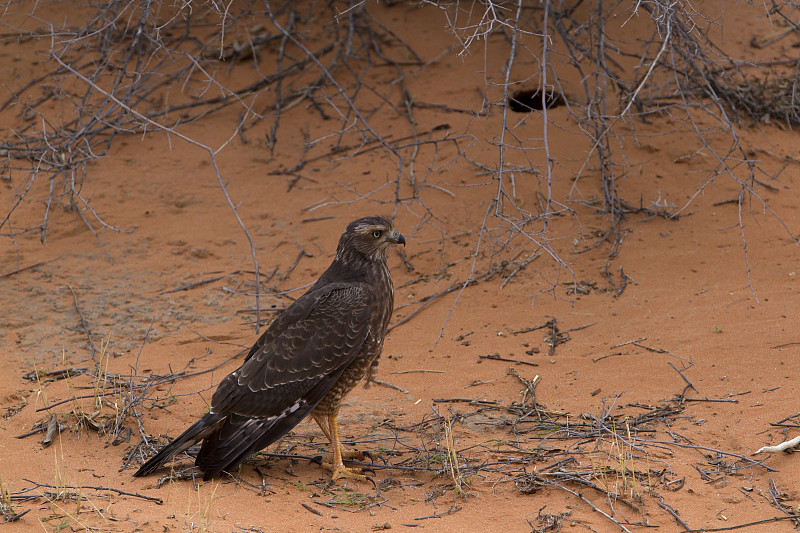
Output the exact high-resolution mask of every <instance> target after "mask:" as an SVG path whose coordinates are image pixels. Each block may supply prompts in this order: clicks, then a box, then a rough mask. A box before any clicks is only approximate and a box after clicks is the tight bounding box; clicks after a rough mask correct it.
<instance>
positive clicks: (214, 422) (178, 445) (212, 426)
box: [133, 413, 225, 477]
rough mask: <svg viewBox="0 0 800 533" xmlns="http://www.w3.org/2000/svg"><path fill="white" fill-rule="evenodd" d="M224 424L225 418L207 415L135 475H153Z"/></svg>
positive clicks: (152, 458)
mask: <svg viewBox="0 0 800 533" xmlns="http://www.w3.org/2000/svg"><path fill="white" fill-rule="evenodd" d="M224 422H225V417H224V416H221V415H218V414H212V413H209V414H207V415H205V416H204V417H203V418H201V419H200V420H198V421H197V422H195V423H194V424H193V425H192V426H191V427H189V429H187V430H186V431H184V432H183V433H182V434H181V435H180V436H179V437H178V438H176V439H175V440H173V441H172V442H170V443H169V444H167V445H166V446H164V447H163V448H162V449H161V451H160V452H158V453H157V454H155V455H154V456H153V457H151V458H150V460H149V461H147V462H146V463H145V464H143V465H142V466H141V467H140V468H139V470H137V471H136V473H135V474H133V475H134V476H136V477H140V476H146V475H148V474H152V473H153V472H154V471H156V470H157V469H158V468H159V467H160V466H161V465H163V464H164V463H166V462H167V461H169V460H170V459H172V458H173V457H175V456H176V455H178V454H179V453H181V452H183V451H186V450H188V449H189V448H191V447H192V446H194V445H195V444H196V443H198V442H200V441H201V440H203V439H204V438H206V437H208V436H209V435H211V434H212V433H214V432H215V431H217V430H218V429H219V427H220V426H221V425H222V424H223V423H224Z"/></svg>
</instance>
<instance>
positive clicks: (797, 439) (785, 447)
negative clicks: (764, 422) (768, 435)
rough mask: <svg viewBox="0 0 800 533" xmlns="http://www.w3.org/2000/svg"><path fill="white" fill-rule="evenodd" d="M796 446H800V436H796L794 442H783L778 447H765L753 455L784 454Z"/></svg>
mask: <svg viewBox="0 0 800 533" xmlns="http://www.w3.org/2000/svg"><path fill="white" fill-rule="evenodd" d="M795 446H800V435H798V436H796V437H795V438H793V439H792V440H787V441H786V442H782V443H780V444H778V445H776V446H764V447H763V448H759V449H758V450H756V451H755V452H753V455H758V454H759V453H778V452H783V451H786V450H788V449H790V448H794V447H795Z"/></svg>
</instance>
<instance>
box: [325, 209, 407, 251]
mask: <svg viewBox="0 0 800 533" xmlns="http://www.w3.org/2000/svg"><path fill="white" fill-rule="evenodd" d="M392 244H402V245H403V246H405V244H406V239H405V237H403V236H402V235H401V234H400V233H398V231H397V230H396V229H395V228H394V224H393V223H392V221H391V220H389V219H388V218H386V217H381V216H374V217H364V218H359V219H358V220H354V221H352V222H351V223H350V224H348V225H347V229H346V230H345V231H344V233H342V236H341V238H340V239H339V246H338V248H337V250H336V255H337V257H341V256H342V255H348V254H350V253H353V252H355V253H358V254H360V255H363V256H365V257H366V258H367V259H369V260H372V261H376V260H383V259H385V258H386V252H387V250H388V249H389V246H391V245H392Z"/></svg>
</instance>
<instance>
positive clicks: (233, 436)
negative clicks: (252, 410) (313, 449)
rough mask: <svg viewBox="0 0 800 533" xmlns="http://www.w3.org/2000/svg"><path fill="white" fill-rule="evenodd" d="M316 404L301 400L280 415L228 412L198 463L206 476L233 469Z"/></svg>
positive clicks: (284, 432)
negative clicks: (262, 415) (261, 415)
mask: <svg viewBox="0 0 800 533" xmlns="http://www.w3.org/2000/svg"><path fill="white" fill-rule="evenodd" d="M313 407H314V406H309V405H308V403H307V402H305V401H304V400H299V401H298V402H297V403H296V404H294V405H293V406H292V407H291V408H289V409H286V410H285V411H284V412H283V413H281V414H280V415H278V416H272V417H265V418H252V417H248V416H240V415H231V416H229V417H228V418H227V420H226V421H225V424H224V425H223V426H222V427H220V428H219V431H217V432H216V433H214V434H213V435H211V436H209V437H208V438H207V439H206V440H205V441H204V442H203V446H202V447H201V448H200V451H199V452H198V454H197V460H196V465H197V466H198V467H199V468H200V469H201V470H202V471H203V479H204V480H209V479H211V478H212V477H214V476H216V475H217V474H219V473H220V472H222V471H223V470H226V471H230V470H232V469H233V468H235V467H236V466H238V465H239V463H241V462H242V461H244V460H245V459H247V458H248V457H249V456H250V455H252V454H254V453H256V452H257V451H259V450H262V449H264V448H266V447H267V446H269V445H270V444H272V443H273V442H275V441H276V440H278V439H279V438H281V437H283V436H284V435H285V434H286V433H288V432H289V430H291V429H292V428H293V427H295V426H296V425H297V424H299V423H300V421H301V420H303V418H305V416H306V415H307V414H308V413H309V412H310V411H311V409H313Z"/></svg>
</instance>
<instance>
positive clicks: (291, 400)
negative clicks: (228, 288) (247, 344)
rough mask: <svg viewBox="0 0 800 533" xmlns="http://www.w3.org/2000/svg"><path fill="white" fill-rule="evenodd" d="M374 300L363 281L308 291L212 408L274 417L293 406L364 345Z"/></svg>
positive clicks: (231, 377) (235, 374) (227, 384)
mask: <svg viewBox="0 0 800 533" xmlns="http://www.w3.org/2000/svg"><path fill="white" fill-rule="evenodd" d="M369 303H370V302H369V293H368V291H367V289H366V287H364V286H363V285H361V284H344V283H336V284H331V285H329V286H327V287H323V288H321V289H320V290H319V291H315V292H313V293H308V294H305V295H304V296H303V297H302V298H300V299H299V300H297V301H296V302H295V303H294V304H293V305H292V306H291V307H290V308H289V309H287V311H286V313H288V314H287V316H286V317H285V318H284V319H283V320H282V321H281V323H280V324H275V326H279V327H276V328H275V329H277V330H278V332H277V333H273V335H271V337H272V338H271V339H269V337H267V338H268V339H269V341H268V342H265V343H264V344H262V345H261V346H260V347H259V348H258V349H257V350H256V351H255V352H253V354H252V355H251V356H250V357H249V358H248V359H247V360H246V361H245V363H244V364H243V365H242V366H241V367H240V368H239V369H238V370H236V371H235V372H233V373H231V374H230V375H228V376H227V377H226V378H225V379H224V380H223V381H222V383H220V385H219V388H217V391H216V392H215V393H214V396H213V397H212V399H211V412H212V413H220V414H221V413H231V414H237V415H241V416H249V417H272V416H278V415H280V414H281V413H282V412H284V411H285V410H286V409H289V408H291V407H292V406H293V405H294V404H295V403H296V402H297V400H299V399H302V398H303V397H304V395H306V394H307V393H308V392H309V391H311V390H312V389H315V388H317V385H319V384H321V382H323V381H328V380H327V379H326V377H327V378H330V377H331V375H332V374H337V373H340V372H341V371H342V370H343V369H344V368H345V367H347V365H349V364H350V363H351V362H352V361H353V359H355V357H356V355H358V353H359V352H360V351H361V347H362V346H363V344H364V341H365V340H366V339H367V336H368V335H369V316H370V307H369ZM286 313H285V314H286ZM281 318H283V315H282V316H281ZM287 319H288V320H287ZM270 329H273V328H270ZM265 337H266V336H265ZM334 383H335V381H334ZM334 383H330V384H328V386H327V387H326V391H325V392H327V390H330V387H332V386H333V384H334ZM317 394H318V391H317ZM317 394H315V396H316V395H317ZM322 396H324V393H323V394H322ZM322 396H320V398H319V399H321V398H322ZM314 406H316V403H315V404H314V405H313V406H311V408H310V409H313V407H314ZM310 409H309V411H310Z"/></svg>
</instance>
